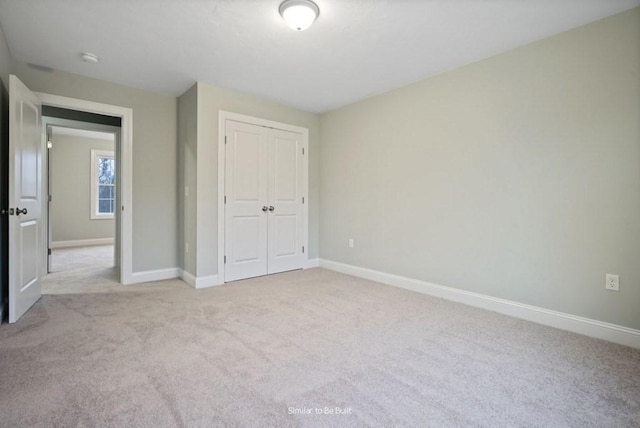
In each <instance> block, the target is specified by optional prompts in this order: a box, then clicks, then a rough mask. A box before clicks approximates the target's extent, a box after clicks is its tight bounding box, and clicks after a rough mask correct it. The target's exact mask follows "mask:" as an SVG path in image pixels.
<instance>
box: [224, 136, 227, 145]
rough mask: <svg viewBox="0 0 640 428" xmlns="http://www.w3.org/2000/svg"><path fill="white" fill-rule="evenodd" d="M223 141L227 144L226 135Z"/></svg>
mask: <svg viewBox="0 0 640 428" xmlns="http://www.w3.org/2000/svg"><path fill="white" fill-rule="evenodd" d="M224 143H225V144H227V136H226V135H225V136H224Z"/></svg>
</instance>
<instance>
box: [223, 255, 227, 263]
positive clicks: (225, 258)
mask: <svg viewBox="0 0 640 428" xmlns="http://www.w3.org/2000/svg"><path fill="white" fill-rule="evenodd" d="M224 264H227V256H224Z"/></svg>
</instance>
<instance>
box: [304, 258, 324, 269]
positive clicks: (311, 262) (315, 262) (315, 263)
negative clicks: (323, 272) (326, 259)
mask: <svg viewBox="0 0 640 428" xmlns="http://www.w3.org/2000/svg"><path fill="white" fill-rule="evenodd" d="M317 267H320V259H307V260H306V261H305V265H304V266H303V267H302V269H311V268H317Z"/></svg>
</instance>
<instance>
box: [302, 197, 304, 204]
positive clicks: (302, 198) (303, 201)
mask: <svg viewBox="0 0 640 428" xmlns="http://www.w3.org/2000/svg"><path fill="white" fill-rule="evenodd" d="M302 203H303V204H304V196H303V197H302Z"/></svg>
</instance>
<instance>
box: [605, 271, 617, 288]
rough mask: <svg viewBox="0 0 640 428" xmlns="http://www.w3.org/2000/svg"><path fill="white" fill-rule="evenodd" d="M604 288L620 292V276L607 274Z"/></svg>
mask: <svg viewBox="0 0 640 428" xmlns="http://www.w3.org/2000/svg"><path fill="white" fill-rule="evenodd" d="M604 288H606V289H607V290H611V291H620V276H619V275H614V274H612V273H608V274H607V275H606V278H605V284H604Z"/></svg>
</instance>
